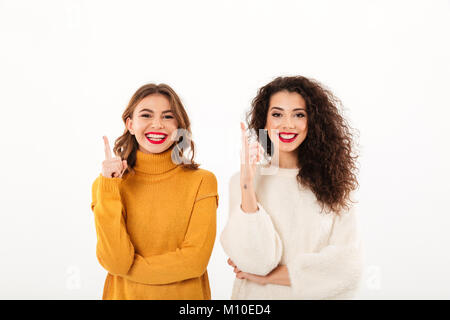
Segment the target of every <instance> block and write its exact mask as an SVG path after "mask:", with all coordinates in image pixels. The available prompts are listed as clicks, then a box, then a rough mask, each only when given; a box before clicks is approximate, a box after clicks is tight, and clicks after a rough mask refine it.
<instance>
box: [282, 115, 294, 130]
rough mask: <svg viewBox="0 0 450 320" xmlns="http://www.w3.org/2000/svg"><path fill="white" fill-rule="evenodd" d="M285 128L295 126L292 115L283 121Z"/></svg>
mask: <svg viewBox="0 0 450 320" xmlns="http://www.w3.org/2000/svg"><path fill="white" fill-rule="evenodd" d="M283 128H286V129H293V128H294V124H293V122H292V119H291V117H285V121H284V122H283Z"/></svg>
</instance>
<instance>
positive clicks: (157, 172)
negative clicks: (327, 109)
mask: <svg viewBox="0 0 450 320" xmlns="http://www.w3.org/2000/svg"><path fill="white" fill-rule="evenodd" d="M171 151H172V148H170V149H168V150H167V151H165V152H163V153H160V154H145V153H143V152H141V151H138V152H137V159H136V164H135V166H134V170H135V172H136V174H134V175H126V176H125V177H124V178H123V179H122V178H105V177H103V176H102V175H100V176H99V177H98V178H97V179H96V180H95V181H94V184H93V186H92V204H91V207H92V210H93V212H94V216H95V228H96V231H97V258H98V261H99V262H100V264H101V265H102V266H103V267H104V268H105V269H106V270H107V271H108V275H107V277H106V281H105V286H104V289H103V299H105V300H106V299H108V300H109V299H135V300H140V299H155V300H156V299H177V300H178V299H180V300H181V299H195V300H197V299H211V293H210V288H209V281H208V273H207V271H206V267H207V265H208V261H209V258H210V255H211V251H212V249H213V245H214V240H215V236H216V210H217V206H218V195H217V181H216V177H215V176H214V174H213V173H211V172H209V171H207V170H203V169H197V170H190V169H184V168H182V167H181V166H177V165H176V164H174V163H173V162H172V160H171Z"/></svg>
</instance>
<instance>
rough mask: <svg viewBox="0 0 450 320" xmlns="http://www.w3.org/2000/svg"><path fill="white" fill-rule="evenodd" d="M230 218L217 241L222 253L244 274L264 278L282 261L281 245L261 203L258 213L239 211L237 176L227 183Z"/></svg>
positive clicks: (239, 194) (239, 193)
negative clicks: (220, 245)
mask: <svg viewBox="0 0 450 320" xmlns="http://www.w3.org/2000/svg"><path fill="white" fill-rule="evenodd" d="M229 196H230V202H229V217H228V222H227V224H226V226H225V228H224V230H223V231H222V234H221V237H220V241H221V244H222V247H223V249H224V251H225V253H226V254H227V255H228V256H229V257H230V259H231V260H233V262H234V263H235V264H236V266H238V268H239V269H241V270H242V271H244V272H249V273H253V274H257V275H267V274H268V273H269V272H270V271H272V270H273V269H274V268H275V267H276V266H277V265H278V264H279V263H280V260H281V254H282V243H281V239H280V237H279V235H278V233H277V231H276V230H275V227H274V225H273V223H272V220H271V219H270V216H269V215H268V214H267V212H266V211H265V210H264V208H263V206H262V205H261V203H259V202H257V204H258V208H259V209H258V211H257V212H255V213H245V212H244V211H242V209H241V189H240V186H239V173H237V174H235V175H233V177H232V178H231V179H230V188H229Z"/></svg>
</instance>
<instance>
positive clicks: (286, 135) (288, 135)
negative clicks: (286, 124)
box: [280, 133, 295, 139]
mask: <svg viewBox="0 0 450 320" xmlns="http://www.w3.org/2000/svg"><path fill="white" fill-rule="evenodd" d="M280 137H281V138H283V139H292V138H293V137H295V133H294V134H281V133H280Z"/></svg>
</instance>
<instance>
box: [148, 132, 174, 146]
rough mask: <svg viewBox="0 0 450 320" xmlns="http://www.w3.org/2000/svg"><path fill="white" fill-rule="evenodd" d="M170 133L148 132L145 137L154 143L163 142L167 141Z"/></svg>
mask: <svg viewBox="0 0 450 320" xmlns="http://www.w3.org/2000/svg"><path fill="white" fill-rule="evenodd" d="M168 136H169V135H167V134H165V133H159V132H148V133H146V134H145V137H146V138H147V140H148V141H149V142H150V143H153V144H161V143H163V142H164V141H166V139H167V137H168Z"/></svg>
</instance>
